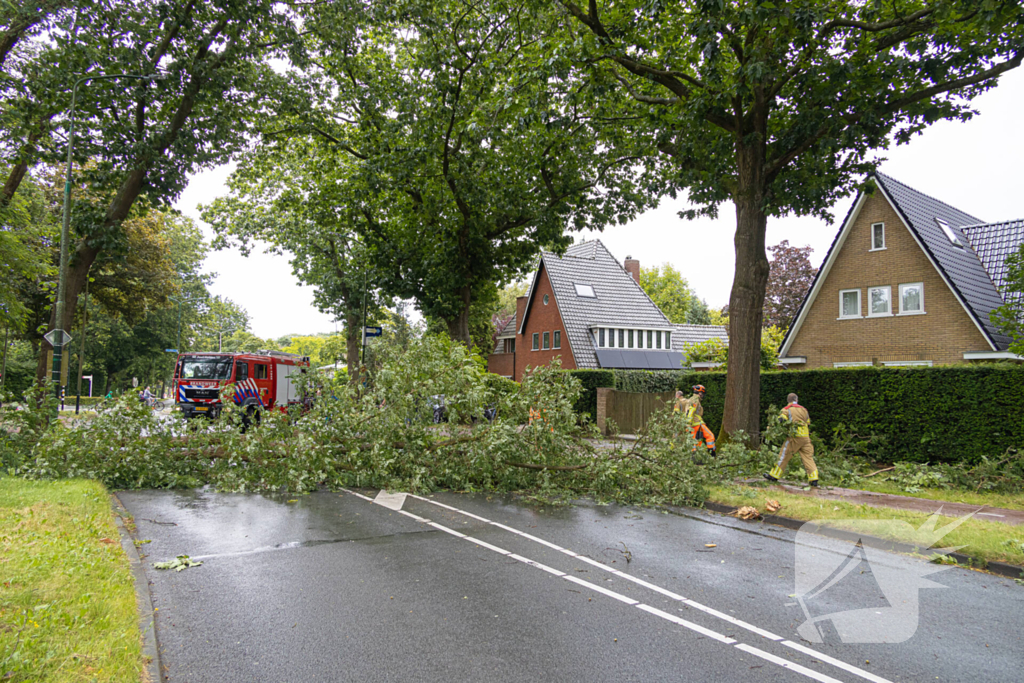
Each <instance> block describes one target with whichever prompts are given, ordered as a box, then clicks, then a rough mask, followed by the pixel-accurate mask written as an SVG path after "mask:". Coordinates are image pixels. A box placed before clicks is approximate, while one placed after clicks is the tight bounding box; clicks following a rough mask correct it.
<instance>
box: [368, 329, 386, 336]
mask: <svg viewBox="0 0 1024 683" xmlns="http://www.w3.org/2000/svg"><path fill="white" fill-rule="evenodd" d="M363 334H365V335H366V336H367V337H379V336H381V335H382V334H384V328H383V327H364V328H363Z"/></svg>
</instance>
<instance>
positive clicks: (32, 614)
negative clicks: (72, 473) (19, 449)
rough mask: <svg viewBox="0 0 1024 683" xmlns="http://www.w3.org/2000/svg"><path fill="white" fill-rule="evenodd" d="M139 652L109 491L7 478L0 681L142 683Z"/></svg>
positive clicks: (0, 503) (0, 528) (1, 533)
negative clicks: (138, 682) (114, 682)
mask: <svg viewBox="0 0 1024 683" xmlns="http://www.w3.org/2000/svg"><path fill="white" fill-rule="evenodd" d="M141 647H142V644H141V639H140V636H139V626H138V616H137V614H136V603H135V589H134V586H133V583H132V575H131V571H130V570H129V567H128V558H127V557H125V555H124V551H123V550H122V549H121V543H120V540H119V537H118V532H117V527H116V526H115V524H114V520H113V517H112V513H111V510H110V502H109V498H108V495H107V491H106V489H104V488H103V486H102V485H101V484H99V483H97V482H94V481H85V480H66V481H56V482H48V481H26V480H24V479H17V478H13V477H6V476H0V680H4V681H7V680H10V681H45V682H47V683H58V682H59V683H64V682H68V683H70V682H72V681H75V682H78V681H125V682H127V681H131V682H132V683H136V682H137V681H139V680H140V677H141V675H142V653H141Z"/></svg>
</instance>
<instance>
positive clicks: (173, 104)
mask: <svg viewBox="0 0 1024 683" xmlns="http://www.w3.org/2000/svg"><path fill="white" fill-rule="evenodd" d="M53 16H54V17H56V19H55V20H54V22H52V24H51V25H50V26H49V30H48V32H47V36H46V38H47V39H46V40H45V41H25V40H21V41H19V42H17V43H16V44H15V45H14V46H13V50H12V52H11V54H10V56H9V57H8V62H9V63H11V64H17V65H18V71H17V72H16V73H15V72H14V71H12V73H11V75H12V77H13V78H14V80H15V82H16V83H18V84H19V87H20V88H21V91H22V92H20V94H19V96H18V97H16V98H14V101H15V105H13V106H14V108H16V109H17V110H18V111H19V112H22V115H20V117H5V119H4V121H5V124H6V123H7V122H8V121H16V122H18V126H17V127H16V128H12V129H11V130H10V131H6V132H7V133H8V135H7V137H9V138H10V139H11V140H12V143H11V144H10V145H8V149H10V150H13V151H14V152H13V153H14V156H13V157H11V159H12V161H13V162H14V166H15V168H17V167H19V165H20V166H24V165H29V166H31V164H32V163H34V161H35V160H38V159H39V158H46V157H47V156H48V155H50V154H52V153H53V152H56V151H57V148H60V151H61V152H64V151H65V143H64V142H63V140H66V139H67V137H68V133H69V126H70V119H69V117H68V116H67V114H66V110H67V108H68V103H69V99H70V97H69V95H70V93H69V84H70V83H71V82H73V81H75V80H76V79H78V78H81V77H85V76H88V77H92V78H96V77H98V76H106V75H117V74H124V73H127V74H137V75H142V76H147V77H153V78H154V79H155V80H152V81H149V82H147V81H139V80H129V79H120V80H115V81H114V82H110V81H103V80H93V81H91V82H89V83H87V84H85V85H83V86H81V87H80V88H79V93H78V95H79V97H78V109H77V112H76V113H77V116H76V127H77V131H76V135H77V142H76V147H75V156H76V159H77V160H78V162H79V163H81V162H82V161H84V160H85V159H94V160H96V165H95V166H94V168H93V169H91V170H88V171H86V172H85V173H84V174H83V175H85V176H86V177H87V178H88V181H89V182H90V183H92V184H95V185H97V186H99V187H102V188H105V190H106V191H107V192H109V200H108V202H107V203H106V204H105V205H104V206H103V207H95V206H93V205H89V204H86V205H83V204H81V203H79V202H75V204H74V207H73V217H74V220H73V228H74V231H75V235H74V237H75V244H74V245H72V246H71V259H70V261H69V266H68V272H67V274H66V296H65V300H66V306H65V312H64V317H65V319H64V320H62V321H58V320H56V310H54V311H53V312H52V313H51V320H50V324H49V327H50V328H54V327H57V326H60V327H69V326H70V323H71V318H72V316H73V315H74V311H75V306H76V302H77V298H78V295H79V293H80V292H81V291H82V288H83V287H84V285H85V282H86V280H87V279H88V277H89V271H90V269H91V267H92V265H93V263H94V262H95V261H96V259H97V257H99V256H100V254H101V253H102V252H103V251H104V250H106V249H107V248H108V247H109V246H110V245H112V244H117V243H118V242H119V241H121V240H123V234H122V232H121V225H122V223H123V222H124V220H125V219H126V218H128V216H129V215H130V213H131V211H132V207H133V206H134V205H135V203H136V201H137V200H138V199H139V197H140V196H143V195H145V196H147V197H148V198H149V199H150V201H152V202H154V203H158V202H161V201H165V200H169V199H173V198H174V197H176V196H177V194H178V193H180V192H181V190H182V189H183V188H184V186H185V183H186V181H187V177H188V174H189V173H191V172H193V171H195V170H196V169H198V168H201V167H204V166H207V165H210V164H213V163H217V162H220V161H222V160H224V159H226V158H227V156H228V155H229V154H230V153H231V152H232V151H233V150H235V149H237V148H238V146H239V144H240V143H241V141H243V140H244V139H245V137H246V135H247V132H248V131H247V128H246V125H245V121H246V120H247V117H246V116H245V115H244V114H245V113H246V112H247V111H248V110H249V109H250V108H252V107H254V106H259V104H258V103H259V102H260V100H261V99H262V92H261V91H262V90H264V89H273V87H274V83H275V81H276V80H277V77H276V76H275V72H274V71H273V69H272V68H271V67H270V65H269V64H268V60H269V59H270V58H271V57H274V56H285V55H286V53H287V50H288V48H290V47H291V46H292V45H293V43H294V39H295V37H296V34H297V32H296V29H295V26H294V23H293V19H294V16H293V15H292V13H290V12H289V11H287V8H286V6H283V5H280V4H279V3H275V2H274V1H273V0H211V1H209V2H197V1H196V0H160V1H158V2H155V3H151V2H137V1H134V0H120V1H116V0H115V1H114V2H109V3H85V2H83V3H81V7H75V8H74V11H71V10H64V11H59V12H56V13H55V14H54V15H53ZM55 141H60V142H59V144H55ZM55 156H56V155H55ZM8 180H11V178H9V179H8ZM19 182H20V181H19ZM17 184H19V183H15V188H14V191H16V185H17ZM9 189H10V188H7V189H5V193H8V190H9ZM11 194H13V193H11ZM37 372H38V374H39V376H40V377H42V376H45V372H46V367H45V356H44V354H40V362H39V367H38V370H37Z"/></svg>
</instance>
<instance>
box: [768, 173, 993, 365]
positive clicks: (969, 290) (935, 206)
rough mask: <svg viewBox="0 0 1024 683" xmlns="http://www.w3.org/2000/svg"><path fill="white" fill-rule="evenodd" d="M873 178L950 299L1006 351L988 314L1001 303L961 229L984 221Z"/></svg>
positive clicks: (821, 274)
mask: <svg viewBox="0 0 1024 683" xmlns="http://www.w3.org/2000/svg"><path fill="white" fill-rule="evenodd" d="M873 177H874V179H875V182H876V185H877V186H878V188H879V190H880V191H881V192H882V194H883V196H885V198H886V199H887V200H888V201H889V203H890V204H891V205H892V207H893V209H894V210H895V211H896V212H897V213H898V214H899V215H900V218H901V219H902V220H903V223H904V224H905V225H906V226H907V229H908V230H910V233H911V235H913V237H914V239H915V240H916V241H917V243H918V245H919V246H920V247H921V249H922V250H923V251H924V252H925V255H926V256H927V257H928V260H929V261H930V262H931V263H932V265H933V266H934V267H935V269H936V270H937V271H938V272H939V275H940V276H941V277H942V279H943V280H944V281H945V283H946V284H947V285H948V286H949V288H950V290H951V291H952V292H953V295H954V296H955V297H956V298H957V299H958V300H959V301H960V303H961V305H962V306H963V307H964V310H965V311H966V312H967V314H968V315H969V316H970V317H971V319H972V320H973V321H974V323H975V325H977V327H978V330H979V331H980V332H981V333H982V335H983V336H984V337H985V338H986V340H987V341H988V342H989V345H990V346H991V347H992V349H993V350H1005V349H1006V348H1007V347H1008V346H1009V343H1010V339H1009V337H1007V336H1006V335H1005V334H1003V333H1002V332H1000V331H999V330H998V329H997V328H996V327H995V325H993V324H992V322H991V320H989V312H990V311H991V310H992V309H993V308H996V307H998V306H1002V305H1003V299H1002V297H1001V296H1000V294H999V291H998V290H997V289H996V287H995V285H994V284H993V282H992V278H991V277H990V276H989V273H988V271H987V270H986V268H985V265H984V264H983V263H982V261H981V259H980V258H979V257H978V254H976V253H975V252H974V250H973V249H972V243H971V241H970V239H969V237H968V232H969V231H967V230H964V228H967V227H969V226H978V225H980V224H983V223H984V222H983V221H981V220H980V219H978V218H975V217H974V216H971V215H970V214H968V213H965V212H963V211H961V210H959V209H957V208H955V207H953V206H950V205H949V204H946V203H945V202H942V201H939V200H938V199H935V198H934V197H930V196H928V195H926V194H924V193H923V192H918V191H917V190H915V189H913V188H911V187H909V186H908V185H905V184H903V183H901V182H899V181H898V180H896V179H895V178H892V177H890V176H887V175H885V174H883V173H877V172H876V173H875V174H874V176H873ZM865 197H866V195H865V194H864V192H861V193H860V194H859V195H858V196H857V200H856V201H855V202H854V204H853V206H851V207H850V211H849V212H848V213H847V214H846V218H845V219H844V220H843V225H842V228H840V230H839V232H838V233H837V234H836V237H835V239H834V240H833V241H832V245H831V246H830V247H829V249H828V253H827V254H826V255H825V262H824V264H823V265H822V267H821V268H820V269H819V270H818V273H817V274H816V275H815V276H814V281H813V282H812V283H811V288H810V289H809V290H808V292H807V294H806V295H805V296H804V300H803V301H802V302H801V304H800V308H799V309H797V312H796V316H795V317H794V322H793V324H792V325H791V326H790V328H789V330H787V332H786V336H785V337H784V338H783V340H782V344H781V346H780V347H779V350H780V355H785V354H786V353H788V351H789V345H790V344H791V343H792V341H793V339H794V338H795V336H796V333H797V331H798V330H799V328H800V325H801V323H802V322H803V317H804V314H805V313H806V311H807V309H808V308H809V306H810V304H811V303H812V302H813V301H814V298H815V297H816V296H817V293H818V290H819V289H820V287H821V284H822V283H823V282H824V281H825V277H826V276H827V275H828V271H829V270H830V269H831V266H832V262H833V261H834V260H835V256H836V254H837V253H838V250H839V249H840V248H841V247H842V244H843V241H844V236H845V235H846V233H847V232H848V230H849V228H850V226H851V225H852V224H853V221H854V220H855V219H856V217H857V214H858V213H859V212H860V207H861V206H862V205H863V203H864V199H865ZM937 220H941V221H943V222H945V223H946V224H947V225H948V226H949V228H950V229H951V230H952V231H953V233H954V234H956V235H957V236H958V237H959V238H960V241H961V242H962V244H963V245H964V246H963V247H957V246H954V245H953V244H952V243H951V242H950V240H949V238H948V237H947V236H946V234H945V232H944V231H943V229H942V228H941V227H940V225H939V223H938V222H937Z"/></svg>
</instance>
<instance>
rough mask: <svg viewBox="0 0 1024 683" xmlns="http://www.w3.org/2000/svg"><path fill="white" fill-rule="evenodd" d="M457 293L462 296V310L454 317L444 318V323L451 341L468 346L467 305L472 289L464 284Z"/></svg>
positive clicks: (470, 298)
mask: <svg viewBox="0 0 1024 683" xmlns="http://www.w3.org/2000/svg"><path fill="white" fill-rule="evenodd" d="M459 293H460V294H461V296H462V310H460V311H459V314H458V315H457V316H456V317H454V318H451V319H448V320H445V323H447V325H448V336H449V337H451V340H452V341H457V342H461V343H463V344H465V345H466V346H469V345H470V344H471V343H472V340H471V339H470V338H469V305H470V303H471V302H472V290H471V289H470V288H469V287H468V286H464V287H463V288H462V289H461V291H460V292H459Z"/></svg>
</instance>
